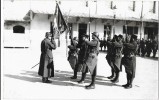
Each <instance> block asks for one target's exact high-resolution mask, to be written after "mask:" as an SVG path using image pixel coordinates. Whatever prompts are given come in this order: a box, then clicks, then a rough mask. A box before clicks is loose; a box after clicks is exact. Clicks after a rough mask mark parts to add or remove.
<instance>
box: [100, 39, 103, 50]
mask: <svg viewBox="0 0 159 100" xmlns="http://www.w3.org/2000/svg"><path fill="white" fill-rule="evenodd" d="M103 45H104V41H103V40H102V38H101V40H100V48H101V51H102V48H103Z"/></svg>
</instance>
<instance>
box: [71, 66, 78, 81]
mask: <svg viewBox="0 0 159 100" xmlns="http://www.w3.org/2000/svg"><path fill="white" fill-rule="evenodd" d="M70 78H71V79H76V78H77V66H76V67H75V69H74V75H73V76H72V77H70Z"/></svg>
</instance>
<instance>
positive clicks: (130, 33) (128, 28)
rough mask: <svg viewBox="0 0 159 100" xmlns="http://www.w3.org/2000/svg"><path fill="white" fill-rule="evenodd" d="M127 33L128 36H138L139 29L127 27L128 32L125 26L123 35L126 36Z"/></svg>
mask: <svg viewBox="0 0 159 100" xmlns="http://www.w3.org/2000/svg"><path fill="white" fill-rule="evenodd" d="M126 31H127V34H129V35H132V34H138V27H135V26H127V30H126V27H125V26H123V33H124V34H126Z"/></svg>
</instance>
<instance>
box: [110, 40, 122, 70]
mask: <svg viewBox="0 0 159 100" xmlns="http://www.w3.org/2000/svg"><path fill="white" fill-rule="evenodd" d="M122 49H123V43H122V42H113V56H112V62H113V64H114V65H115V66H114V70H115V71H117V70H118V71H119V70H120V67H121V59H122Z"/></svg>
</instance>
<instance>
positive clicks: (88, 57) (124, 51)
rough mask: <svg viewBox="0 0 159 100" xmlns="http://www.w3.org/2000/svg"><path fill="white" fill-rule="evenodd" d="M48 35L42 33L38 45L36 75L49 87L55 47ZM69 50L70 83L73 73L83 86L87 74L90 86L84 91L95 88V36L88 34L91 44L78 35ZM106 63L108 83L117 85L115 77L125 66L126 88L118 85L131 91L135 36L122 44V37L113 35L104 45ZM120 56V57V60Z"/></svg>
mask: <svg viewBox="0 0 159 100" xmlns="http://www.w3.org/2000/svg"><path fill="white" fill-rule="evenodd" d="M51 37H52V35H51V33H50V32H46V35H45V39H44V40H42V42H41V57H40V66H39V71H38V74H39V75H40V76H42V82H44V83H50V82H51V81H50V80H48V78H50V77H54V63H53V55H52V50H53V49H56V43H55V41H54V39H53V38H51ZM68 48H69V52H68V53H69V56H68V61H69V63H70V65H71V68H72V69H73V71H74V75H73V76H72V77H70V78H71V79H77V72H82V76H81V79H80V80H79V81H77V82H78V83H79V84H82V83H84V81H85V78H86V73H88V72H90V74H91V83H90V84H89V85H86V86H85V88H86V89H94V88H95V80H96V75H97V61H98V54H99V48H100V40H99V33H98V32H93V33H92V40H91V41H89V36H88V35H86V34H83V35H82V40H81V41H78V40H77V38H73V39H72V38H71V45H69V46H68ZM107 49H108V50H107V55H106V60H107V62H108V64H109V66H110V67H111V74H112V75H111V76H109V77H107V78H108V79H110V81H111V82H113V83H117V82H119V73H120V72H121V71H122V65H124V66H125V71H126V75H127V84H125V85H122V86H123V87H124V88H126V89H128V88H132V82H133V79H134V77H135V70H136V53H137V49H138V46H137V36H135V35H132V36H131V38H127V39H126V41H125V42H123V36H122V35H118V36H117V35H114V37H113V39H112V40H109V41H107ZM122 55H123V56H122Z"/></svg>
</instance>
